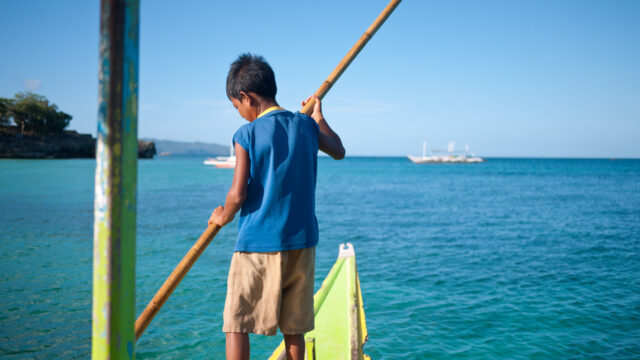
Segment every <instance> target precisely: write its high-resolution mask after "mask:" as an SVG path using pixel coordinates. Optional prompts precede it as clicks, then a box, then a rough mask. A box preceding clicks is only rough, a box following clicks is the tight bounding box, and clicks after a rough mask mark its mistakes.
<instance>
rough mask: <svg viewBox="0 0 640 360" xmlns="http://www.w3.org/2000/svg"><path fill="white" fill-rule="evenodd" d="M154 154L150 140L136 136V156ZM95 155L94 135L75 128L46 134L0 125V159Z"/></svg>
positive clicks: (154, 149)
mask: <svg viewBox="0 0 640 360" xmlns="http://www.w3.org/2000/svg"><path fill="white" fill-rule="evenodd" d="M155 154H156V146H155V144H154V143H153V142H152V141H143V140H138V158H141V159H151V158H153V156H154V155H155ZM95 156H96V139H95V138H94V137H92V136H91V135H89V134H79V133H78V132H77V131H74V130H65V131H63V132H60V133H54V134H47V135H32V134H21V133H20V131H19V129H18V128H17V127H15V126H0V159H71V158H93V157H95Z"/></svg>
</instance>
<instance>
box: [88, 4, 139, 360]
mask: <svg viewBox="0 0 640 360" xmlns="http://www.w3.org/2000/svg"><path fill="white" fill-rule="evenodd" d="M139 9H140V3H139V0H102V1H101V11H100V74H99V82H100V85H99V111H98V142H97V150H96V162H97V166H96V179H95V181H96V184H95V204H94V207H95V215H94V216H95V219H94V250H93V259H94V260H93V329H92V345H91V346H92V348H91V353H92V358H93V359H133V358H134V357H135V355H134V346H135V336H134V319H135V313H134V312H135V232H136V181H137V161H138V159H137V155H138V130H137V124H138V39H139Z"/></svg>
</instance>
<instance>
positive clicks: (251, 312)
mask: <svg viewBox="0 0 640 360" xmlns="http://www.w3.org/2000/svg"><path fill="white" fill-rule="evenodd" d="M315 257H316V248H315V247H310V248H306V249H299V250H289V251H277V252H268V253H250V252H235V253H233V258H232V259H231V267H230V269H229V278H228V280H227V300H226V301H225V305H224V325H223V327H222V331H224V332H237V333H254V334H262V335H275V334H276V330H277V328H280V331H282V333H283V334H304V333H306V332H309V331H311V330H313V326H314V325H313V280H314V271H315Z"/></svg>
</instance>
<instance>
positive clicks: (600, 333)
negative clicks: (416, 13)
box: [0, 157, 640, 359]
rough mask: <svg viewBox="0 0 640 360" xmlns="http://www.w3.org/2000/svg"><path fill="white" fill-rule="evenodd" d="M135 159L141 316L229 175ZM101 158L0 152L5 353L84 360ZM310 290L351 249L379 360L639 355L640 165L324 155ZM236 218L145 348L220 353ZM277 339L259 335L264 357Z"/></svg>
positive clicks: (189, 162) (192, 163)
mask: <svg viewBox="0 0 640 360" xmlns="http://www.w3.org/2000/svg"><path fill="white" fill-rule="evenodd" d="M203 160H204V159H202V158H197V157H183V158H178V157H174V158H171V157H168V158H156V159H154V160H142V161H140V162H139V175H138V180H139V181H138V220H137V223H138V235H137V263H136V308H137V313H138V314H139V313H140V312H141V311H142V309H143V308H144V307H145V305H146V304H147V302H148V301H149V300H150V299H151V297H152V296H153V294H154V293H155V291H156V290H157V289H158V288H159V287H160V285H161V284H162V283H163V282H164V280H165V278H166V277H167V276H168V275H169V273H170V272H171V270H172V269H173V268H174V266H175V265H176V264H177V263H178V262H179V261H180V260H181V259H182V257H183V256H184V254H185V253H186V252H187V251H188V249H189V248H190V247H191V245H192V244H193V243H194V242H195V240H196V239H197V238H198V236H199V235H200V233H201V232H202V231H203V230H204V229H205V228H206V223H207V219H208V217H209V214H210V212H211V211H212V210H213V208H214V207H215V206H216V205H218V204H220V203H222V202H223V200H224V196H225V193H226V190H227V188H228V186H229V185H230V182H231V177H232V172H231V171H229V170H220V169H215V168H212V167H207V166H204V165H203V163H202V161H203ZM94 171H95V161H93V160H39V161H36V160H1V161H0V357H1V358H3V359H51V358H62V359H76V358H77V359H86V358H88V357H89V356H90V348H91V279H92V242H93V183H94ZM317 215H318V220H319V224H320V234H321V238H320V245H319V246H318V250H317V266H316V269H317V270H316V288H317V287H319V285H320V283H321V282H322V279H324V277H325V276H326V274H327V273H328V271H329V268H330V267H331V265H332V264H333V262H334V261H335V258H336V256H337V253H338V245H339V244H340V243H343V242H351V243H353V244H354V247H355V250H356V254H357V262H358V270H359V272H360V280H361V285H362V293H363V300H364V307H365V312H366V319H367V325H368V328H369V342H368V343H367V345H366V346H365V349H366V352H367V353H368V354H369V355H371V356H372V358H374V359H638V358H640V160H616V161H612V160H608V159H603V160H575V159H572V160H561V159H488V161H487V162H486V163H483V164H467V165H464V164H459V165H414V164H412V163H410V162H409V161H408V160H406V159H404V158H357V157H356V158H347V159H346V160H343V161H340V162H336V161H332V160H330V159H328V158H321V159H319V165H318V185H317ZM236 227H237V224H236V223H235V222H234V223H232V224H230V225H229V226H227V227H226V228H224V229H222V230H221V232H220V234H219V235H218V237H217V238H216V239H214V241H213V242H212V244H211V245H210V246H209V248H208V249H207V250H206V251H205V253H204V254H203V255H202V256H201V257H200V260H199V261H198V262H197V263H196V265H195V266H194V267H193V268H192V270H191V272H190V273H189V274H188V275H187V277H186V278H185V279H184V280H183V281H182V283H181V284H180V286H179V287H178V289H177V290H176V291H175V292H174V294H173V295H172V297H171V298H170V299H169V301H168V302H167V303H166V305H165V306H164V307H163V308H162V310H161V311H160V313H159V314H158V315H157V316H156V318H155V319H154V320H153V322H152V323H151V325H150V326H149V328H148V329H147V331H146V333H145V334H144V335H143V337H142V338H141V339H140V341H139V342H138V344H137V348H136V352H137V355H136V356H137V358H138V359H221V358H223V357H224V334H223V333H222V332H221V326H222V308H223V304H224V294H225V286H226V275H227V268H228V265H229V261H230V258H231V252H232V248H233V244H234V241H235V235H236ZM280 339H281V338H280V337H260V336H255V337H252V358H256V359H261V358H266V357H267V356H268V355H269V354H270V353H271V351H272V349H273V348H275V346H276V345H277V344H278V343H279V341H280Z"/></svg>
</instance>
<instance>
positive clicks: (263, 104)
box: [258, 99, 280, 114]
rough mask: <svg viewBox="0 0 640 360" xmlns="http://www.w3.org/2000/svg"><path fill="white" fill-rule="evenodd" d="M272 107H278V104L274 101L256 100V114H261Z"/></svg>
mask: <svg viewBox="0 0 640 360" xmlns="http://www.w3.org/2000/svg"><path fill="white" fill-rule="evenodd" d="M274 106H280V105H278V103H277V102H276V101H275V99H271V100H264V99H260V100H258V114H262V112H263V111H265V110H267V109H269V108H271V107H274Z"/></svg>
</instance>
